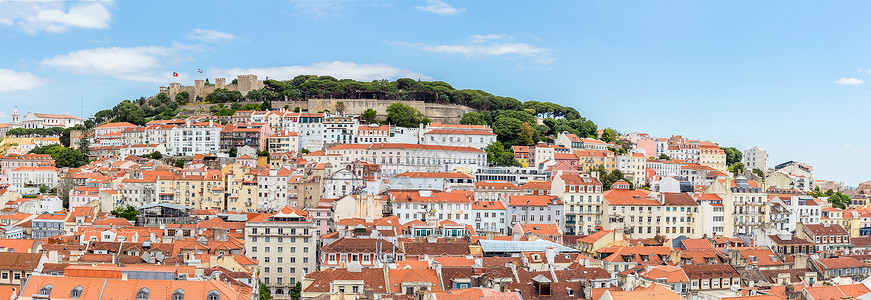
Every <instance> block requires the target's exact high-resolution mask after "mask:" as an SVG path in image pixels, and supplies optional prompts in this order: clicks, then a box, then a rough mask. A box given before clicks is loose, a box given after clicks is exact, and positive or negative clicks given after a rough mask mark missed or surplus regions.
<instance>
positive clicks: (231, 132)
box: [220, 123, 272, 152]
mask: <svg viewBox="0 0 871 300" xmlns="http://www.w3.org/2000/svg"><path fill="white" fill-rule="evenodd" d="M270 135H272V129H270V128H269V124H266V123H231V124H227V125H226V126H224V128H223V129H222V130H221V142H220V147H221V148H220V149H221V151H222V152H228V151H230V148H236V149H239V148H242V147H244V146H251V147H253V148H255V149H257V150H258V151H266V149H267V147H268V145H269V136H270Z"/></svg>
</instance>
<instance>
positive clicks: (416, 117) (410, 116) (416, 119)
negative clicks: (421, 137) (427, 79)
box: [387, 102, 430, 127]
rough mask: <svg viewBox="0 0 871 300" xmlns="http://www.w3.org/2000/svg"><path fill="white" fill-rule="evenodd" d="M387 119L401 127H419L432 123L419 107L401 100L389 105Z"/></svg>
mask: <svg viewBox="0 0 871 300" xmlns="http://www.w3.org/2000/svg"><path fill="white" fill-rule="evenodd" d="M387 121H388V122H390V123H392V124H395V125H396V126H399V127H418V126H419V125H420V124H429V123H430V121H429V119H427V118H426V117H424V116H423V114H422V113H420V112H419V111H417V109H414V107H411V106H409V105H407V104H404V103H400V102H397V103H393V104H391V105H390V106H388V107H387Z"/></svg>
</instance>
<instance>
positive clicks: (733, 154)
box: [720, 147, 744, 166]
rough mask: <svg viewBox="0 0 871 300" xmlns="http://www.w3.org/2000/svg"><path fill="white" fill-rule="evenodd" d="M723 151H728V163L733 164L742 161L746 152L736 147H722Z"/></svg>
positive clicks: (728, 164)
mask: <svg viewBox="0 0 871 300" xmlns="http://www.w3.org/2000/svg"><path fill="white" fill-rule="evenodd" d="M720 149H723V151H725V152H726V165H727V166H731V165H732V164H734V163H737V162H741V159H742V158H743V157H744V154H743V153H741V150H738V148H735V147H720Z"/></svg>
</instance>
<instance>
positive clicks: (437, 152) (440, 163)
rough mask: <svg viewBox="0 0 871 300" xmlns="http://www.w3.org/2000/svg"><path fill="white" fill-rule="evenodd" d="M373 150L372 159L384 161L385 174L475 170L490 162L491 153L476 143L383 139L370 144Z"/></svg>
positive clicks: (378, 162)
mask: <svg viewBox="0 0 871 300" xmlns="http://www.w3.org/2000/svg"><path fill="white" fill-rule="evenodd" d="M369 154H370V155H371V158H370V160H369V162H371V163H374V164H379V165H381V172H382V174H383V175H384V176H385V177H393V176H394V175H397V174H399V173H403V172H408V171H411V172H450V171H454V170H466V171H468V172H471V173H474V172H475V171H476V170H477V169H478V168H479V167H484V166H486V165H487V153H485V152H484V151H481V150H480V149H476V148H472V147H456V146H436V145H417V144H387V143H383V144H374V145H372V146H371V147H369Z"/></svg>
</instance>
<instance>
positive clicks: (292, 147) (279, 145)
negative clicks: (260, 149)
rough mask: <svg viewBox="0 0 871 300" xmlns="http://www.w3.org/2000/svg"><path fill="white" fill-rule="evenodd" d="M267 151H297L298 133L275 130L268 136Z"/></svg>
mask: <svg viewBox="0 0 871 300" xmlns="http://www.w3.org/2000/svg"><path fill="white" fill-rule="evenodd" d="M268 149H269V153H278V152H293V153H299V151H300V147H299V134H298V133H296V132H293V131H276V132H275V133H273V134H272V135H270V136H269V148H268Z"/></svg>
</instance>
